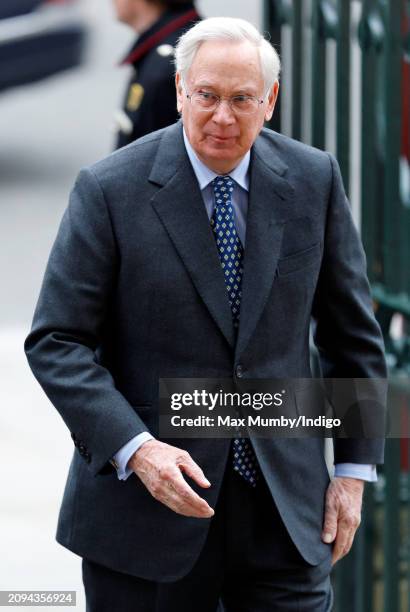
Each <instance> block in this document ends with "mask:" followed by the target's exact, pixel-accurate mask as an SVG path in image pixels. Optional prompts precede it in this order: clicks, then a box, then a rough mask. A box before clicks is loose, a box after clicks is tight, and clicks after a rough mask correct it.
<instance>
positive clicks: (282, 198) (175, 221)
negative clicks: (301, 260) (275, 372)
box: [149, 122, 293, 359]
mask: <svg viewBox="0 0 410 612" xmlns="http://www.w3.org/2000/svg"><path fill="white" fill-rule="evenodd" d="M287 169H288V167H287V165H286V163H285V162H284V160H282V159H281V158H280V156H279V155H278V154H277V152H276V151H275V148H274V147H272V143H271V142H269V143H268V142H266V140H265V138H263V137H258V139H257V140H256V142H255V144H254V146H253V147H252V152H251V167H250V192H249V208H248V218H247V230H246V250H245V257H244V274H243V281H242V302H241V317H240V325H239V330H238V337H237V338H236V337H235V336H236V334H235V331H234V327H233V323H232V313H231V309H230V306H229V302H228V296H227V290H226V286H225V280H224V275H223V272H222V268H221V264H220V261H219V256H218V251H217V247H216V243H215V239H214V236H213V233H212V230H211V226H210V223H209V219H208V216H207V214H206V210H205V206H204V203H203V199H202V195H201V192H200V189H199V186H198V182H197V180H196V177H195V174H194V171H193V169H192V166H191V163H190V161H189V158H188V155H187V153H186V149H185V146H184V143H183V135H182V124H181V122H178V123H177V124H175V125H173V126H171V127H170V128H168V129H166V130H164V132H163V136H162V139H161V142H160V144H159V147H158V151H157V155H156V158H155V160H154V164H153V166H152V170H151V174H150V176H149V180H150V181H151V182H153V183H155V184H157V185H159V186H160V187H161V188H160V189H159V190H158V191H157V193H156V194H155V195H154V197H153V198H152V205H153V207H154V209H155V211H156V213H157V215H158V216H159V218H160V220H161V221H162V223H163V225H164V226H165V228H166V230H167V232H168V234H169V237H170V239H171V241H172V242H173V244H174V247H175V248H176V250H177V251H178V253H179V255H180V257H181V260H182V262H183V264H184V265H185V267H186V269H187V271H188V273H189V275H190V277H191V279H192V282H193V283H194V285H195V287H196V289H197V291H198V294H199V295H200V296H201V298H202V300H203V301H204V303H205V304H206V306H207V308H208V310H209V312H210V314H211V316H212V317H213V319H214V321H215V323H216V324H217V325H218V327H219V328H220V330H221V331H222V333H223V334H224V336H225V338H226V340H227V341H228V343H229V344H230V345H231V347H232V348H233V349H234V350H235V355H236V359H239V357H240V355H241V354H242V352H243V351H244V349H245V348H246V346H247V344H248V342H249V340H250V339H251V337H252V334H253V332H254V330H255V328H256V325H257V323H258V321H259V318H260V316H261V314H262V311H263V309H264V307H265V305H266V302H267V300H268V297H269V293H270V291H271V289H272V284H273V280H274V276H275V271H276V266H277V260H278V257H279V252H280V246H281V240H282V233H283V226H284V222H285V220H286V218H287V217H288V216H289V214H290V213H291V210H292V196H293V187H292V186H291V185H290V184H289V183H288V181H287V180H286V173H287Z"/></svg>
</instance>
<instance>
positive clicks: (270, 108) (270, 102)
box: [265, 81, 279, 121]
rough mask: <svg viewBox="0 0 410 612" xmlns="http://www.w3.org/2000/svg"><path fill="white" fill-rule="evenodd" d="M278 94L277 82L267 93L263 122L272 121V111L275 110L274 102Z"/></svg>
mask: <svg viewBox="0 0 410 612" xmlns="http://www.w3.org/2000/svg"><path fill="white" fill-rule="evenodd" d="M278 94H279V81H275V82H274V84H273V87H272V89H271V91H270V93H269V98H268V105H267V107H266V112H265V121H270V120H271V119H272V115H273V111H274V110H275V104H276V100H277V99H278Z"/></svg>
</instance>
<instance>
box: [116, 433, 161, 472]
mask: <svg viewBox="0 0 410 612" xmlns="http://www.w3.org/2000/svg"><path fill="white" fill-rule="evenodd" d="M153 439H154V436H151V434H150V433H149V432H148V431H143V432H142V433H140V434H138V435H137V436H135V437H134V438H132V439H131V440H130V441H129V442H127V444H124V446H123V447H122V448H120V450H119V451H118V453H115V455H114V457H113V459H114V463H115V466H116V470H117V476H118V479H119V480H127V478H128V477H129V476H131V474H132V473H133V472H132V470H131V468H129V467H127V463H128V461H129V460H130V459H131V457H132V456H133V454H134V453H135V452H137V450H138V449H139V448H140V446H142V445H143V444H144V442H147V441H148V440H153Z"/></svg>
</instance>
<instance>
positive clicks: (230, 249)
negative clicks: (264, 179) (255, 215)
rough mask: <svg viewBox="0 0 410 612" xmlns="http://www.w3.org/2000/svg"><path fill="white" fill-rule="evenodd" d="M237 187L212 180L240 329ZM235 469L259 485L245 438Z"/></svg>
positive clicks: (215, 219)
mask: <svg viewBox="0 0 410 612" xmlns="http://www.w3.org/2000/svg"><path fill="white" fill-rule="evenodd" d="M234 186H235V183H234V181H233V179H231V177H230V176H217V177H216V179H214V180H213V181H212V187H213V190H214V195H215V208H214V212H213V215H212V218H211V227H212V230H213V232H214V234H215V240H216V246H217V248H218V253H219V259H220V260H221V265H222V270H223V272H224V277H225V284H226V288H227V290H228V298H229V304H230V306H231V310H232V318H233V324H234V327H235V329H236V330H237V329H238V327H239V318H240V307H241V297H242V275H243V247H242V244H241V241H240V240H239V236H238V234H237V232H236V227H235V218H234V214H233V208H232V193H233V190H234ZM233 469H234V470H236V471H237V472H238V473H239V474H240V475H241V476H242V477H243V478H244V479H245V480H246V481H247V482H249V484H251V485H252V486H253V487H255V486H256V481H257V480H258V478H259V475H260V472H259V466H258V462H257V459H256V456H255V453H254V450H253V448H252V445H251V443H250V442H249V440H247V439H246V438H235V439H234V440H233Z"/></svg>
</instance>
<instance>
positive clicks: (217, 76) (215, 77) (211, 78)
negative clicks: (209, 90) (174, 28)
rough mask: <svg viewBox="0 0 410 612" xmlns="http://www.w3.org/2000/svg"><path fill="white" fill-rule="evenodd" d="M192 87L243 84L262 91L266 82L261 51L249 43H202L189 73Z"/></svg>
mask: <svg viewBox="0 0 410 612" xmlns="http://www.w3.org/2000/svg"><path fill="white" fill-rule="evenodd" d="M188 80H189V81H190V83H191V84H192V85H195V84H198V83H202V82H204V81H205V82H207V83H210V84H214V83H215V84H217V83H219V84H221V85H222V84H223V83H225V82H231V83H232V84H235V85H236V86H238V85H240V84H241V82H243V83H244V85H245V84H247V85H248V86H249V85H251V86H253V87H256V88H259V87H260V85H261V83H263V74H262V65H261V60H260V54H259V50H258V48H257V47H255V45H253V44H252V43H251V42H248V41H241V42H237V41H226V40H210V41H206V42H204V43H202V44H201V45H200V47H199V49H198V51H197V53H196V55H195V57H194V60H193V62H192V64H191V67H190V69H189V71H188Z"/></svg>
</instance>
